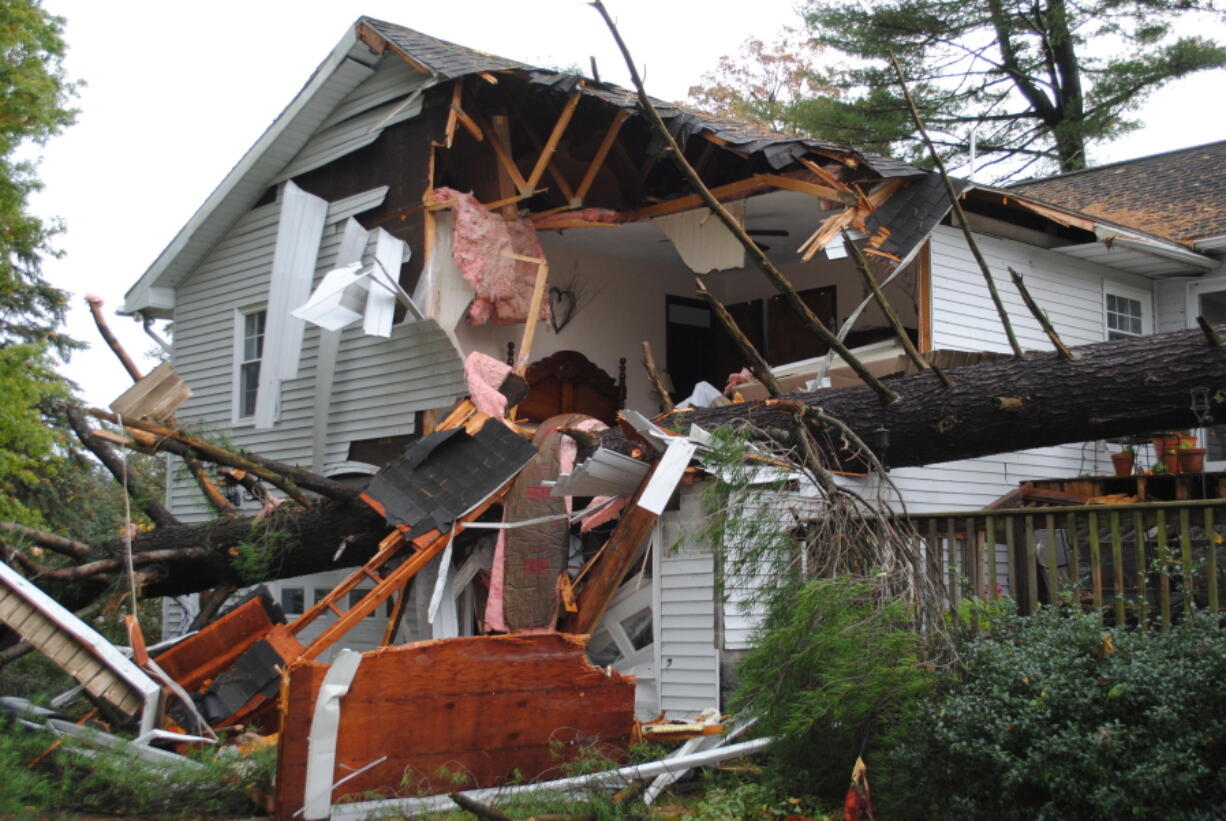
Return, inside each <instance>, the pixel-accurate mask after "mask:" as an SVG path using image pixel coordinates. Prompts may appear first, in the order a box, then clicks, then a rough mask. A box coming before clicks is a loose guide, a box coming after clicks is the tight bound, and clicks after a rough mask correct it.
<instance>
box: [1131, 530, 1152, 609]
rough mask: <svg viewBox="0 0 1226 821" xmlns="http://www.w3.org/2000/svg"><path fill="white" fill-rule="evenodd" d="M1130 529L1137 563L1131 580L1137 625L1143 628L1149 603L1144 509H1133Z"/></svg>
mask: <svg viewBox="0 0 1226 821" xmlns="http://www.w3.org/2000/svg"><path fill="white" fill-rule="evenodd" d="M1132 530H1133V533H1134V534H1135V537H1134V538H1133V542H1134V546H1135V551H1134V552H1135V554H1136V555H1135V558H1134V561H1135V562H1136V564H1137V567H1136V572H1135V574H1134V579H1135V581H1134V582H1133V585H1134V587H1135V588H1136V597H1137V627H1138V628H1139V629H1142V630H1144V629H1145V627H1146V622H1147V619H1146V612H1145V611H1146V609H1147V606H1148V604H1149V602H1148V601H1146V596H1147V593H1146V590H1145V588H1146V584H1145V574H1146V572H1147V570H1148V567H1147V564H1148V563H1147V561H1146V550H1145V513H1144V511H1141V510H1134V511H1133V513H1132Z"/></svg>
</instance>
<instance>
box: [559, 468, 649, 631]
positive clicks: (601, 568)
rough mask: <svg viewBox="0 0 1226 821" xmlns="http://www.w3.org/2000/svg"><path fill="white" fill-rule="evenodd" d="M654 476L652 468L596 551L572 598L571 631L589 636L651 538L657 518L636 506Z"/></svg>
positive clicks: (569, 620)
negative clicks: (574, 610)
mask: <svg viewBox="0 0 1226 821" xmlns="http://www.w3.org/2000/svg"><path fill="white" fill-rule="evenodd" d="M654 473H655V466H654V465H653V466H652V469H651V473H649V474H647V476H646V477H645V478H644V480H643V483H642V484H641V485H640V486H639V489H638V491H637V492H635V494H634V497H633V498H632V499H631V500H630V504H628V505H627V506H626V510H625V511H624V512H623V513H622V515H621V518H620V519H618V521H617V526H616V527H614V528H613V532H612V533H611V534H610V535H609V539H608V541H606V542H605V543H604V545H603V546H602V547H601V548H600V555H599V558H597V559H596V560H595V561H594V564H593V565H592V570H591V572H590V573H589V574H588V579H587V581H586V582H585V583H584V585H583V589H582V590H581V591H579V595H578V596H577V597H576V598H577V603H578V605H579V613H578V614H577V615H576V616H574V617H573V619H568V620H567V621H568V622H569V623H570V624H571V628H570V629H571V630H572V631H573V632H575V633H591V632H592V630H594V629H595V628H596V625H598V624H600V620H601V619H602V618H604V614H605V611H606V610H608V609H609V603H610V602H612V601H613V597H614V596H615V595H616V594H617V589H618V588H619V587H620V586H621V581H622V579H623V578H625V576H626V573H627V572H629V570H630V565H631V563H632V562H633V561H634V559H635V557H636V556H637V555H638V552H639V548H640V547H642V545H643V542H644V541H645V540H646V539H648V538H649V537H650V536H651V531H652V529H653V528H654V527H655V524H656V522H657V521H659V518H660V517H658V516H656V514H654V513H652V512H651V511H650V510H647V509H646V508H642V507H639V504H638V501H639V497H640V496H641V495H642V492H643V488H645V487H646V486H647V483H648V482H649V481H650V480H651V476H652V475H653V474H654Z"/></svg>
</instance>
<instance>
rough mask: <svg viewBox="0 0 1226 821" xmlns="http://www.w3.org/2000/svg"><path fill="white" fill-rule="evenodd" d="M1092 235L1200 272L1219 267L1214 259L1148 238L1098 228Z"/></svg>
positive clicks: (1108, 242) (1218, 263)
mask: <svg viewBox="0 0 1226 821" xmlns="http://www.w3.org/2000/svg"><path fill="white" fill-rule="evenodd" d="M1094 233H1095V235H1096V236H1098V238H1099V240H1101V241H1102V242H1104V243H1107V244H1116V245H1121V246H1123V247H1124V248H1131V249H1132V250H1133V251H1139V252H1141V253H1142V254H1149V255H1150V256H1151V257H1160V258H1162V259H1169V260H1173V261H1175V262H1178V263H1181V264H1183V265H1189V266H1191V267H1193V268H1199V269H1200V270H1202V271H1212V270H1214V269H1216V268H1217V267H1218V266H1219V265H1221V263H1220V262H1218V261H1217V260H1216V259H1213V258H1211V257H1207V256H1204V255H1203V254H1198V253H1196V252H1195V251H1193V250H1192V249H1190V248H1184V247H1182V246H1179V245H1172V244H1168V243H1166V242H1158V241H1155V240H1152V239H1150V238H1148V237H1143V236H1138V235H1135V234H1131V233H1129V234H1125V233H1123V232H1120V231H1117V230H1115V229H1113V228H1107V227H1105V226H1098V227H1097V228H1096V230H1095V232H1094Z"/></svg>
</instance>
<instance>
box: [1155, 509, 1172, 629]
mask: <svg viewBox="0 0 1226 821" xmlns="http://www.w3.org/2000/svg"><path fill="white" fill-rule="evenodd" d="M1154 527H1155V528H1156V529H1157V531H1158V547H1157V551H1158V560H1159V561H1160V562H1161V566H1162V570H1161V575H1160V576H1159V577H1158V607H1159V609H1160V610H1161V611H1162V626H1163V627H1170V626H1171V559H1170V556H1169V555H1167V549H1168V546H1167V541H1166V511H1165V510H1161V509H1159V510H1156V511H1154Z"/></svg>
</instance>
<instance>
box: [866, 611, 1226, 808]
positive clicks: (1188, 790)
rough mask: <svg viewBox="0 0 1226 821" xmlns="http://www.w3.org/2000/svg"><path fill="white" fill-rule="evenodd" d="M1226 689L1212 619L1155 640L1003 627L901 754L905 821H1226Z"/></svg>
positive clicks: (1011, 620) (1011, 621)
mask: <svg viewBox="0 0 1226 821" xmlns="http://www.w3.org/2000/svg"><path fill="white" fill-rule="evenodd" d="M1224 680H1226V633H1223V631H1222V629H1221V627H1220V624H1219V622H1218V620H1217V619H1215V618H1213V617H1211V616H1209V615H1208V614H1203V613H1202V614H1198V615H1197V616H1196V617H1194V618H1191V619H1188V620H1187V621H1186V622H1185V623H1183V624H1182V625H1180V626H1178V627H1175V628H1174V629H1171V630H1167V631H1163V632H1148V633H1147V632H1129V631H1127V630H1121V629H1109V630H1105V629H1103V627H1102V626H1101V625H1100V624H1099V622H1098V620H1097V619H1096V618H1095V617H1094V616H1091V615H1083V614H1080V613H1076V614H1072V615H1067V614H1062V613H1060V612H1057V611H1054V610H1051V609H1046V610H1044V611H1042V612H1040V613H1039V614H1037V615H1035V616H1033V617H1030V618H1020V617H1017V616H1012V617H1006V618H1004V619H1000V620H998V621H997V623H996V625H995V626H994V628H993V631H992V633H991V634H990V635H985V636H982V637H979V638H975V639H972V640H970V641H968V642H967V643H966V644H965V645H964V646H963V648H962V649H961V661H960V671H959V675H958V676H957V677H956V679H955V680H953V681H952V682H950V684H949V686H948V688H946V689H945V691H944V692H943V693H942V694H941V695H940V696H939V697H937V698H936V699H934V700H933V702H932V703H931V705H930V706H929V707H928V709H927V710H926V711H925V713H924V715H923V717H922V720H921V722H920V727H922V730H921V731H920V732H918V733H917V734H916V735H914V736H913V738H912V740H911V742H910V743H908V744H905V745H899V746H898V747H897V748H895V749H894V750H893V752H892V754H891V756H890V764H891V765H892V766H889V767H887V768H886V769H887V771H889V772H890V773H891V775H892V777H894V778H895V779H896V782H895V783H894V784H892V785H890V788H889V793H890V794H891V795H896V794H898V793H899V792H903V793H906V794H907V795H908V799H909V800H908V801H907V802H906V805H905V808H904V807H903V806H900V807H899V808H897V809H898V811H897V812H894V813H892V815H891V817H906V816H908V815H909V816H912V817H921V818H928V817H936V816H940V817H944V818H954V817H959V818H1027V819H1031V818H1061V819H1063V818H1079V819H1094V818H1104V819H1105V818H1111V819H1118V818H1150V817H1163V818H1213V817H1223V815H1224V814H1226V812H1224V810H1223V808H1226V769H1224V766H1223V765H1226V689H1224V688H1223V687H1222V683H1223V681H1224ZM871 763H872V762H871V761H870V764H871ZM873 786H874V788H875V791H876V788H878V787H879V786H884V785H882V784H881V783H880V782H879V781H878V782H874V783H873ZM904 809H905V811H904Z"/></svg>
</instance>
